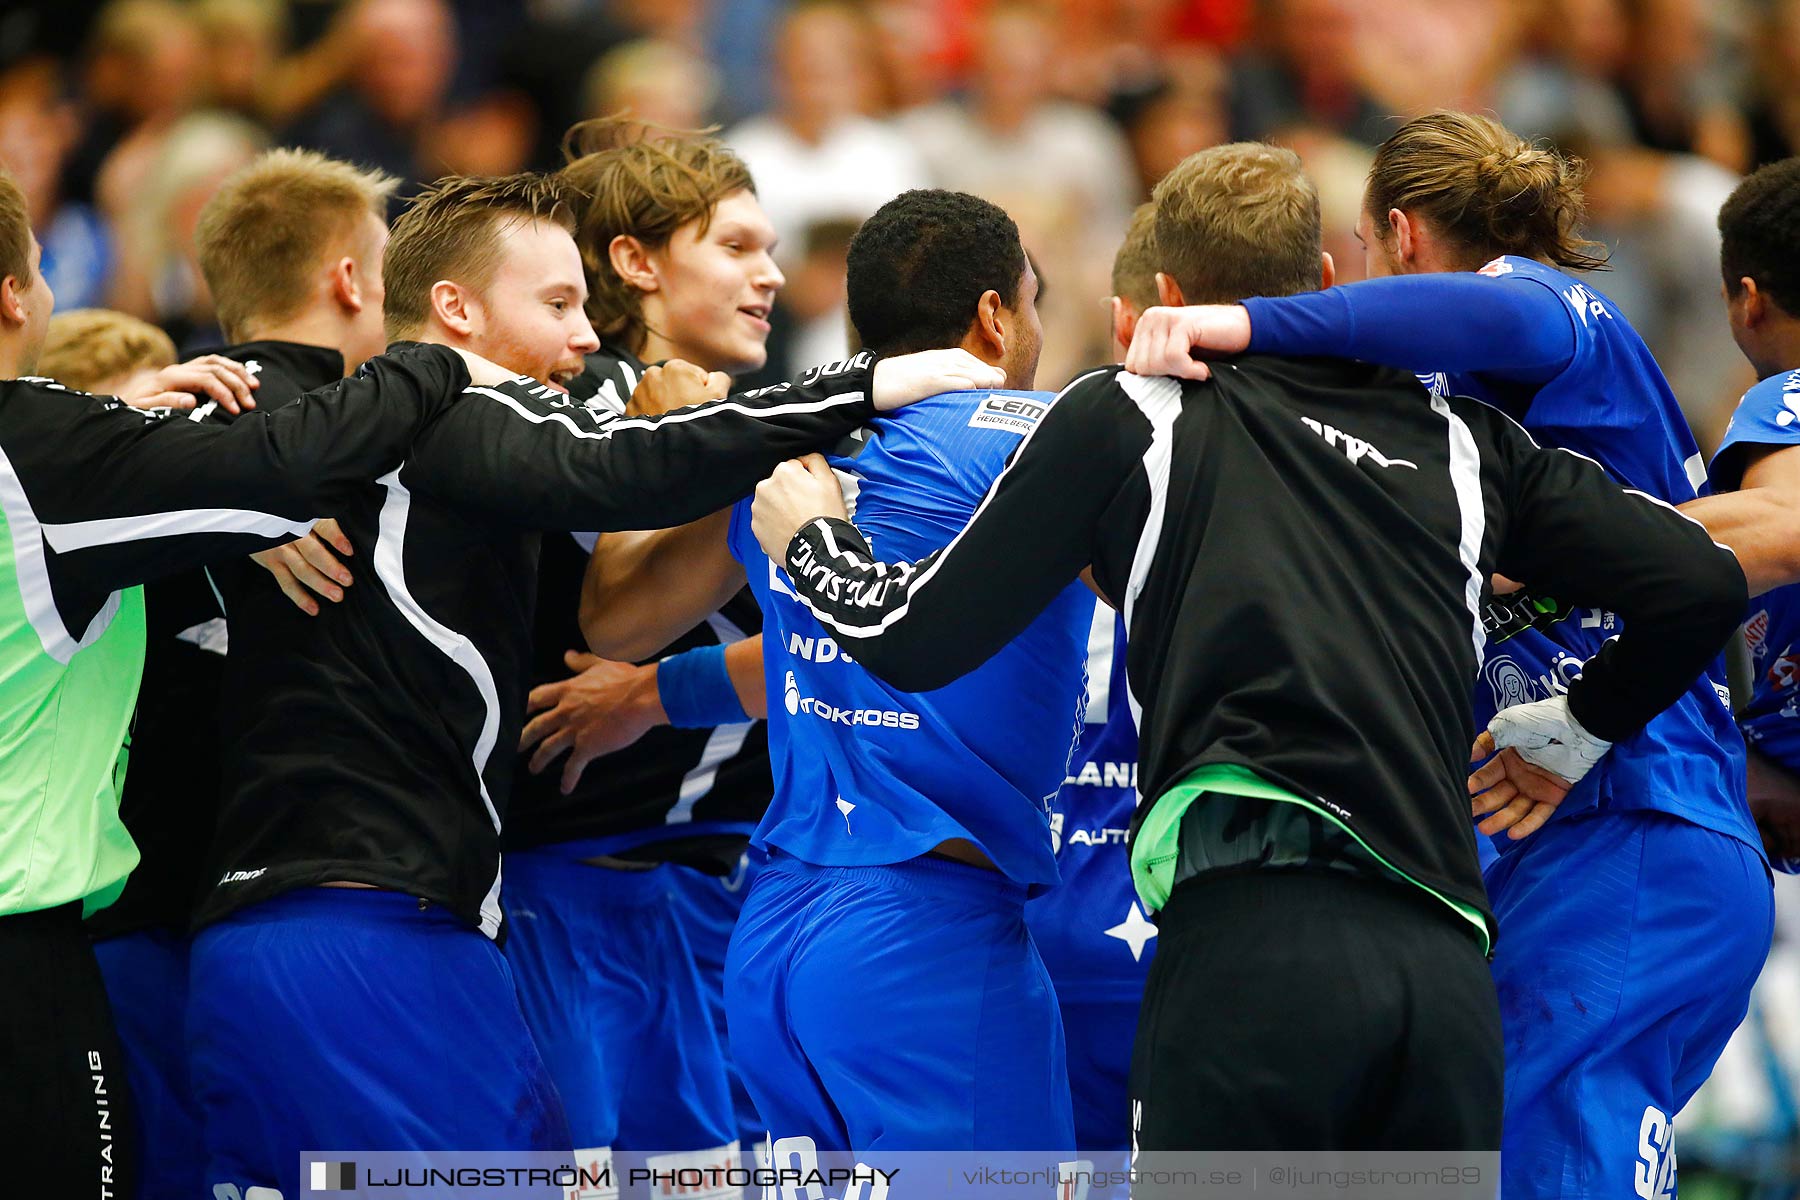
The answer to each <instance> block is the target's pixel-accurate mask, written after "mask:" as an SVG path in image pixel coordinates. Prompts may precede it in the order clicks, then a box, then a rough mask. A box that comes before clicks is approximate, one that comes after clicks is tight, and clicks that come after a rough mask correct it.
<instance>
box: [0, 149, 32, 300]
mask: <svg viewBox="0 0 1800 1200" xmlns="http://www.w3.org/2000/svg"><path fill="white" fill-rule="evenodd" d="M9 276H10V277H11V278H13V279H16V280H18V281H19V290H21V291H23V290H25V289H26V288H29V287H30V286H31V285H32V282H33V281H34V280H36V279H37V275H36V273H35V272H33V271H32V269H31V210H30V209H28V208H26V207H25V193H24V192H22V191H20V190H19V184H18V181H17V180H15V179H14V178H13V177H12V176H11V175H9V174H8V173H7V170H6V168H5V167H3V166H0V280H5V279H6V278H7V277H9Z"/></svg>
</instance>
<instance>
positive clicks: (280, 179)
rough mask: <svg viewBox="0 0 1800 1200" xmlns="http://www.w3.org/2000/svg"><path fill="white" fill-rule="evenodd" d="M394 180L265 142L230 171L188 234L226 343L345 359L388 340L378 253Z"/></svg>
mask: <svg viewBox="0 0 1800 1200" xmlns="http://www.w3.org/2000/svg"><path fill="white" fill-rule="evenodd" d="M397 182H398V181H397V180H395V179H394V178H392V177H391V176H388V175H385V174H383V173H382V172H380V171H375V170H365V169H363V168H359V167H354V166H351V165H350V164H349V163H345V162H338V161H336V160H334V159H330V158H327V157H325V156H324V155H323V154H319V153H317V152H316V151H312V150H287V149H283V150H271V151H268V152H267V153H265V154H263V155H261V156H260V157H258V158H257V159H256V160H255V161H254V162H252V163H251V164H250V165H249V166H247V167H245V168H243V169H242V170H240V171H238V172H236V173H235V174H233V175H232V176H230V177H229V178H228V179H227V180H226V181H225V182H224V183H223V184H221V185H220V187H219V190H218V191H217V192H215V193H214V194H213V197H212V199H210V200H209V201H208V202H207V204H206V207H205V208H204V209H202V210H201V213H200V222H199V225H198V227H197V228H196V230H195V233H194V248H195V251H196V254H197V255H198V257H199V260H200V269H201V271H202V272H203V273H204V274H205V275H206V283H207V287H208V288H209V289H210V290H211V291H212V294H213V305H214V308H215V309H216V311H217V312H218V317H219V325H220V328H222V329H223V330H224V331H225V336H226V337H227V338H229V339H231V340H232V341H234V342H252V341H261V340H266V339H271V338H273V337H274V336H275V334H276V333H279V334H281V335H282V336H281V338H280V340H284V341H295V342H305V343H308V344H311V345H320V346H332V347H336V348H338V349H339V350H341V351H342V353H343V354H344V358H345V363H344V365H345V367H346V369H349V370H354V369H355V368H356V366H357V365H358V364H359V363H361V362H362V360H363V359H365V358H369V357H372V356H373V355H376V354H379V353H380V352H381V351H382V349H383V348H384V347H385V345H386V341H385V340H384V338H383V333H382V294H383V289H382V277H381V256H382V251H383V250H384V249H385V248H386V246H387V203H388V197H389V196H391V195H393V192H394V188H395V186H396V184H397Z"/></svg>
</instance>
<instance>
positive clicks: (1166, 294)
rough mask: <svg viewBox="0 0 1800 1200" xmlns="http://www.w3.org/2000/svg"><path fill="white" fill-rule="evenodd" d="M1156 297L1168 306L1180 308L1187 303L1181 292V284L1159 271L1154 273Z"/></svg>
mask: <svg viewBox="0 0 1800 1200" xmlns="http://www.w3.org/2000/svg"><path fill="white" fill-rule="evenodd" d="M1156 298H1157V300H1159V301H1160V302H1162V303H1163V304H1165V305H1167V306H1168V307H1169V308H1180V307H1181V306H1182V305H1184V304H1186V303H1187V299H1186V298H1185V297H1184V296H1182V294H1181V285H1180V284H1179V283H1176V282H1175V280H1174V279H1173V278H1171V277H1170V276H1168V275H1165V274H1163V273H1162V272H1161V271H1158V272H1157V273H1156Z"/></svg>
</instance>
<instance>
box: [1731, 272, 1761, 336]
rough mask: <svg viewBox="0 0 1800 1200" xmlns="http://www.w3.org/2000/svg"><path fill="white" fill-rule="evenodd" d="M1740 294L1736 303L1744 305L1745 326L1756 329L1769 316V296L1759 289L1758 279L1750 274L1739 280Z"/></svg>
mask: <svg viewBox="0 0 1800 1200" xmlns="http://www.w3.org/2000/svg"><path fill="white" fill-rule="evenodd" d="M1738 288H1739V291H1738V294H1737V299H1736V301H1735V303H1737V304H1741V305H1743V312H1744V327H1745V328H1746V329H1754V328H1756V327H1757V326H1758V325H1761V324H1762V323H1763V322H1764V321H1765V320H1767V319H1768V316H1769V298H1768V297H1767V296H1765V295H1763V293H1762V292H1761V291H1760V290H1758V288H1757V286H1756V280H1754V279H1752V278H1750V277H1749V276H1748V275H1746V276H1744V277H1743V278H1742V279H1740V280H1738Z"/></svg>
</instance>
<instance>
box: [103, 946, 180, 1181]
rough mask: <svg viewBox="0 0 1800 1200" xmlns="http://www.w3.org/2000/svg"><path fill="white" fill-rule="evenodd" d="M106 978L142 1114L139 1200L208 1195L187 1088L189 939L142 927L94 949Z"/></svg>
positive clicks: (133, 1091)
mask: <svg viewBox="0 0 1800 1200" xmlns="http://www.w3.org/2000/svg"><path fill="white" fill-rule="evenodd" d="M94 957H95V958H96V959H98V960H99V961H100V974H101V976H102V977H103V978H104V979H105V980H106V994H107V998H108V999H110V1000H111V1001H112V1010H113V1019H114V1021H115V1022H116V1023H117V1025H118V1029H119V1043H120V1044H121V1045H122V1046H123V1047H124V1049H125V1077H126V1079H127V1080H128V1081H129V1082H130V1083H131V1095H132V1099H133V1100H135V1101H136V1104H137V1115H138V1178H139V1179H140V1180H141V1184H140V1188H139V1191H138V1200H177V1198H179V1200H187V1197H190V1196H201V1195H205V1194H206V1188H205V1186H204V1182H203V1181H204V1177H205V1171H204V1170H203V1167H204V1165H205V1161H206V1155H205V1151H204V1149H203V1147H202V1143H201V1138H200V1111H199V1109H198V1107H197V1106H196V1105H195V1103H194V1092H193V1089H192V1088H191V1087H189V1086H188V1063H187V1047H186V1046H185V1045H183V1043H182V1029H183V1027H184V1025H185V1023H186V1018H187V995H188V940H187V938H186V936H184V935H182V934H178V933H174V932H172V931H170V930H167V929H142V930H138V931H137V932H135V933H122V934H119V935H118V936H117V937H109V938H105V939H103V940H101V941H98V942H95V943H94Z"/></svg>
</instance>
